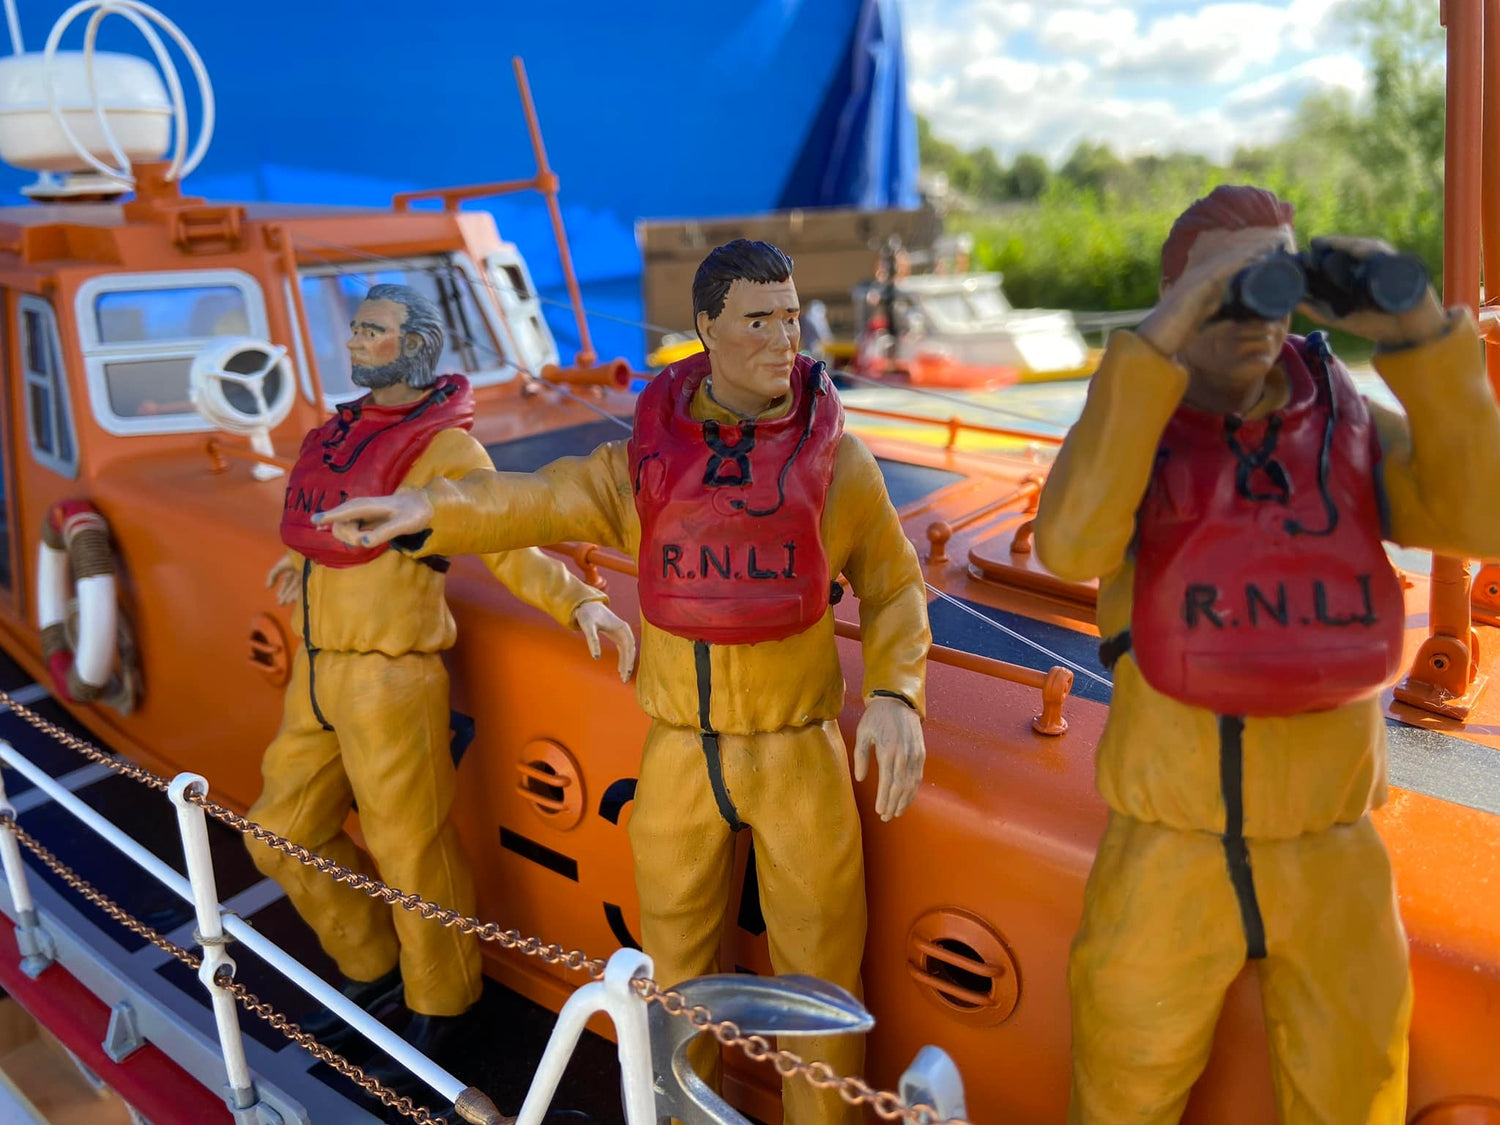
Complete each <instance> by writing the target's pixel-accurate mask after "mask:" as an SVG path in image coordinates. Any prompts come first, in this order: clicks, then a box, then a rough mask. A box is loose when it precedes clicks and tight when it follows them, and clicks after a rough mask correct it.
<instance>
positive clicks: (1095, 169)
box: [1057, 141, 1124, 194]
mask: <svg viewBox="0 0 1500 1125" xmlns="http://www.w3.org/2000/svg"><path fill="white" fill-rule="evenodd" d="M1123 168H1124V164H1123V163H1122V162H1121V160H1120V158H1119V157H1118V156H1116V155H1115V154H1114V150H1113V149H1111V148H1110V147H1109V145H1107V144H1096V143H1094V142H1092V141H1080V142H1078V147H1077V148H1075V149H1074V150H1073V152H1072V155H1070V156H1069V157H1068V159H1067V160H1065V161H1064V162H1063V166H1062V167H1061V168H1059V169H1058V170H1057V174H1058V175H1059V176H1060V177H1061V178H1062V179H1064V180H1066V181H1067V182H1068V183H1070V184H1072V185H1073V186H1074V187H1078V188H1083V189H1085V190H1088V191H1092V192H1094V193H1095V194H1102V193H1103V191H1104V189H1105V188H1106V187H1107V186H1109V183H1110V181H1111V179H1113V178H1114V177H1117V176H1118V175H1119V174H1120V172H1121V170H1122V169H1123Z"/></svg>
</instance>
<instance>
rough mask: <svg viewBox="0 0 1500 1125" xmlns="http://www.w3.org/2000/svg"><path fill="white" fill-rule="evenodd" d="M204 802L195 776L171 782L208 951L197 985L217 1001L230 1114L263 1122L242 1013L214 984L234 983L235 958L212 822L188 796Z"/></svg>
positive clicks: (203, 784)
mask: <svg viewBox="0 0 1500 1125" xmlns="http://www.w3.org/2000/svg"><path fill="white" fill-rule="evenodd" d="M190 791H191V792H194V793H196V794H197V795H198V796H200V797H204V796H207V795H208V781H207V780H206V779H204V778H202V777H200V776H199V775H198V774H195V773H180V774H178V775H177V776H176V777H174V778H173V779H172V785H171V787H170V788H169V789H168V790H167V796H169V797H170V798H171V799H172V804H174V805H176V806H177V828H178V830H179V831H180V832H181V833H182V854H183V857H184V858H185V859H186V860H187V874H188V882H189V884H191V886H192V888H193V906H194V907H195V908H196V910H197V914H198V930H197V933H196V934H195V935H194V936H195V937H196V938H197V940H198V944H199V945H200V946H202V948H203V963H202V964H201V965H199V966H198V979H199V980H200V981H202V982H203V987H205V988H206V989H208V995H209V997H210V999H211V1000H212V1001H213V1007H214V1022H215V1023H216V1024H217V1025H218V1028H219V1049H220V1050H221V1051H222V1052H223V1055H224V1069H225V1071H226V1072H227V1075H228V1078H229V1096H228V1099H227V1100H228V1102H229V1108H230V1110H231V1111H232V1112H233V1113H234V1116H235V1120H236V1121H244V1122H247V1123H248V1122H255V1121H258V1120H260V1118H259V1116H258V1115H254V1114H252V1113H250V1112H247V1111H252V1110H253V1109H254V1107H255V1104H256V1102H258V1101H259V1100H260V1099H259V1097H258V1096H257V1095H256V1093H255V1084H254V1083H253V1082H252V1081H251V1080H250V1066H249V1064H248V1063H247V1062H246V1061H245V1043H244V1040H243V1039H241V1038H240V1020H239V1009H238V1008H236V1007H235V1003H234V996H233V995H232V994H231V993H230V992H229V990H228V989H227V988H220V987H219V986H218V985H217V984H216V983H215V982H214V981H215V977H216V976H217V974H218V973H219V972H220V970H224V969H227V970H228V973H229V976H230V978H231V979H233V977H234V969H235V964H234V960H233V958H231V957H230V956H229V954H228V953H226V952H224V942H225V940H226V939H225V937H224V927H223V924H222V922H221V921H220V918H219V909H220V908H219V892H218V888H217V886H216V885H215V883H214V866H213V859H212V857H211V856H210V855H209V851H208V821H207V820H206V819H205V818H204V815H203V810H202V809H201V808H200V807H199V806H197V805H195V804H192V803H191V802H190V801H188V799H187V795H188V793H189V792H190Z"/></svg>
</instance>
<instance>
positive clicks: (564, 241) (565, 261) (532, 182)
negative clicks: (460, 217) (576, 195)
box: [391, 58, 599, 370]
mask: <svg viewBox="0 0 1500 1125" xmlns="http://www.w3.org/2000/svg"><path fill="white" fill-rule="evenodd" d="M510 64H511V68H512V69H513V70H514V71H515V75H516V86H517V88H518V89H519V90H520V91H521V108H522V110H524V111H525V114H526V128H527V130H528V132H530V134H531V151H532V153H533V155H534V156H535V157H536V175H535V176H532V177H531V178H530V179H526V180H504V181H502V182H500V183H493V184H471V185H469V186H466V187H448V188H428V189H426V190H423V191H403V192H399V193H398V194H397V195H396V196H395V197H394V198H393V199H392V200H391V206H392V207H393V208H394V209H395V210H397V211H405V210H408V209H409V208H410V207H411V205H412V204H413V203H414V202H416V201H417V200H419V199H440V200H442V203H443V208H444V209H445V210H448V211H456V210H458V205H459V204H460V203H462V202H464V201H465V200H467V199H481V198H484V197H486V196H491V195H508V194H510V193H511V192H517V191H538V192H540V193H541V194H542V197H543V198H544V199H546V201H547V214H548V216H549V217H550V218H551V220H552V234H553V237H554V239H555V240H556V242H557V255H558V257H559V258H560V259H561V260H562V271H563V280H564V281H566V282H567V285H568V298H569V299H570V300H571V301H572V304H573V318H574V320H575V321H577V324H578V354H577V355H576V356H575V357H574V359H573V366H574V367H576V368H580V369H584V370H587V369H588V368H591V367H593V365H594V361H595V360H596V359H598V358H599V357H598V354H597V353H596V352H595V351H594V343H593V340H592V339H591V338H590V336H589V325H588V319H587V317H585V316H584V311H583V293H582V291H581V290H580V289H579V288H578V275H577V274H576V273H575V272H574V270H573V254H572V252H571V251H570V250H569V249H568V233H567V231H566V230H565V229H564V227H563V220H562V209H561V207H559V206H558V202H557V189H558V178H557V173H556V172H554V171H552V168H551V166H550V165H549V164H548V163H547V148H546V145H544V144H543V143H542V127H541V123H540V122H539V121H538V120H537V115H536V106H535V104H534V103H533V102H532V100H531V85H530V83H529V82H527V80H526V67H525V65H524V64H523V63H522V62H521V60H520V58H512V59H511V60H510Z"/></svg>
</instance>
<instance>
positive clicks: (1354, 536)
mask: <svg viewBox="0 0 1500 1125" xmlns="http://www.w3.org/2000/svg"><path fill="white" fill-rule="evenodd" d="M1281 364H1282V367H1283V368H1284V369H1285V371H1286V373H1287V376H1288V377H1289V380H1290V383H1291V397H1290V400H1289V401H1288V403H1287V405H1286V406H1285V407H1284V408H1282V409H1281V410H1277V411H1274V412H1272V413H1271V414H1270V415H1268V416H1267V417H1265V418H1262V419H1259V420H1256V421H1253V422H1250V421H1244V420H1243V419H1241V418H1240V417H1238V416H1237V415H1230V416H1227V417H1225V416H1221V415H1215V414H1209V413H1205V412H1203V411H1199V410H1194V409H1192V408H1191V407H1186V406H1183V407H1179V408H1178V410H1177V412H1176V413H1175V414H1174V415H1173V416H1172V418H1171V420H1170V421H1169V422H1168V423H1167V428H1166V431H1165V432H1164V433H1163V435H1162V441H1161V447H1160V449H1159V450H1158V452H1157V455H1156V467H1155V469H1154V470H1153V472H1152V476H1151V483H1150V486H1149V487H1148V489H1147V492H1146V498H1145V500H1144V501H1143V502H1142V504H1141V507H1140V510H1139V513H1138V515H1137V528H1136V541H1135V567H1136V570H1135V593H1134V604H1133V609H1132V614H1131V627H1130V647H1131V649H1132V650H1133V652H1134V657H1135V662H1136V665H1137V666H1138V667H1139V668H1140V671H1141V675H1142V676H1144V677H1145V679H1146V682H1147V683H1149V684H1150V685H1151V686H1152V687H1154V688H1155V689H1156V690H1157V691H1160V692H1162V693H1163V694H1164V695H1168V696H1171V697H1172V698H1173V699H1177V700H1180V701H1181V702H1183V703H1187V704H1191V705H1193V706H1195V707H1206V708H1208V709H1209V710H1211V711H1213V712H1215V713H1217V714H1220V715H1246V716H1249V715H1256V716H1263V715H1295V714H1301V713H1303V712H1306V711H1320V710H1326V709H1328V708H1332V707H1337V706H1340V705H1342V704H1345V703H1349V702H1352V701H1354V700H1356V699H1360V698H1363V697H1365V696H1368V695H1372V694H1374V693H1375V692H1377V691H1379V690H1380V688H1381V687H1382V686H1383V685H1384V684H1385V683H1387V682H1388V681H1389V680H1390V679H1391V678H1392V677H1393V676H1394V675H1395V673H1396V670H1397V668H1398V667H1399V663H1400V659H1401V643H1402V638H1403V634H1404V632H1405V625H1406V608H1405V603H1404V599H1403V597H1402V594H1401V586H1400V582H1399V581H1398V579H1397V577H1396V574H1395V571H1394V570H1393V569H1392V567H1391V564H1390V562H1389V560H1388V559H1387V557H1386V554H1385V551H1384V549H1383V547H1382V546H1381V539H1382V533H1383V527H1382V523H1383V521H1382V509H1383V497H1382V495H1381V493H1380V492H1379V491H1378V489H1379V485H1378V481H1377V477H1376V474H1377V472H1378V467H1379V461H1380V443H1379V440H1378V437H1377V435H1376V433H1375V426H1374V423H1373V422H1372V421H1371V418H1370V412H1369V409H1368V408H1367V407H1366V405H1365V401H1364V399H1363V398H1362V397H1361V396H1360V394H1359V393H1358V391H1357V390H1356V389H1355V387H1354V383H1353V380H1351V379H1350V377H1349V373H1348V372H1347V371H1346V370H1345V369H1344V366H1343V364H1341V363H1339V362H1338V360H1336V359H1333V358H1332V356H1331V355H1330V354H1329V352H1328V350H1327V344H1326V342H1325V341H1324V339H1323V338H1322V336H1321V335H1319V336H1315V337H1314V338H1313V339H1310V340H1303V339H1301V338H1300V337H1291V338H1289V339H1288V340H1287V342H1286V345H1285V346H1284V347H1283V348H1282V352H1281ZM1309 365H1311V366H1312V368H1313V369H1314V370H1315V371H1316V374H1314V371H1313V370H1309Z"/></svg>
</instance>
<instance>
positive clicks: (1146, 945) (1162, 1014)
mask: <svg viewBox="0 0 1500 1125" xmlns="http://www.w3.org/2000/svg"><path fill="white" fill-rule="evenodd" d="M1248 845H1249V852H1250V870H1251V871H1252V872H1253V878H1254V893H1255V898H1256V901H1257V903H1258V906H1259V915H1260V918H1261V920H1262V924H1263V928H1264V934H1265V953H1266V955H1265V957H1264V959H1261V960H1258V961H1257V968H1258V971H1259V974H1260V988H1261V997H1262V1001H1263V1003H1264V1005H1265V1013H1266V1028H1267V1032H1268V1036H1269V1040H1270V1049H1271V1067H1272V1078H1273V1081H1274V1083H1275V1089H1276V1099H1277V1103H1278V1105H1279V1107H1280V1111H1281V1114H1280V1115H1281V1121H1282V1125H1400V1123H1401V1122H1403V1121H1405V1119H1406V1116H1405V1114H1406V1063H1407V1059H1406V1035H1407V1028H1408V1025H1409V1023H1410V1019H1411V975H1410V969H1409V962H1408V957H1407V946H1406V934H1405V932H1404V930H1403V929H1402V927H1401V918H1400V915H1399V914H1398V913H1397V908H1396V895H1395V888H1394V883H1393V881H1392V878H1391V865H1390V860H1389V858H1388V857H1387V855H1386V851H1385V847H1384V845H1383V844H1382V843H1381V841H1380V837H1379V836H1378V835H1377V834H1376V832H1375V827H1374V825H1373V824H1372V823H1371V822H1370V818H1369V817H1368V816H1366V817H1364V818H1363V819H1361V820H1359V821H1358V822H1357V823H1355V824H1349V825H1338V826H1335V827H1333V828H1330V829H1327V830H1326V831H1323V832H1317V833H1312V834H1309V835H1305V836H1298V837H1294V838H1292V839H1285V840H1269V839H1251V840H1249V841H1248ZM1246 948H1247V946H1246V938H1245V930H1244V922H1243V918H1242V913H1241V904H1240V902H1239V900H1238V899H1237V896H1236V893H1235V890H1234V887H1233V886H1232V884H1231V881H1230V876H1229V871H1228V866H1227V864H1226V859H1225V846H1224V841H1223V839H1222V838H1221V837H1219V836H1216V835H1212V834H1210V833H1206V832H1184V831H1179V830H1176V829H1171V828H1163V827H1160V826H1158V825H1152V824H1145V823H1142V822H1141V821H1138V820H1134V819H1132V818H1131V817H1128V816H1124V815H1122V814H1119V813H1111V814H1110V820H1109V827H1108V828H1107V829H1106V831H1105V833H1104V840H1103V842H1102V843H1101V844H1100V845H1099V854H1098V858H1097V859H1096V860H1095V863H1094V869H1093V871H1092V872H1091V873H1090V875H1089V881H1088V888H1087V890H1086V891H1085V894H1084V916H1083V926H1082V928H1081V929H1080V930H1079V932H1078V937H1077V938H1076V939H1075V941H1074V943H1073V952H1072V958H1071V961H1070V964H1069V972H1068V977H1069V986H1070V989H1071V992H1072V1001H1073V1098H1072V1104H1071V1106H1070V1109H1069V1114H1068V1120H1069V1121H1070V1122H1071V1123H1072V1125H1116V1123H1119V1125H1123V1123H1125V1122H1130V1123H1131V1125H1169V1123H1172V1122H1176V1121H1177V1120H1178V1119H1179V1118H1180V1117H1181V1115H1182V1112H1183V1109H1184V1107H1185V1106H1186V1104H1187V1100H1188V1094H1189V1092H1190V1091H1191V1089H1192V1086H1193V1082H1194V1081H1195V1080H1196V1079H1197V1077H1198V1075H1199V1074H1200V1073H1201V1072H1202V1070H1203V1067H1204V1066H1205V1064H1207V1062H1208V1056H1209V1049H1210V1047H1211V1046H1212V1044H1213V1033H1214V1025H1215V1023H1217V1022H1218V1018H1219V1010H1220V1008H1221V1006H1222V1005H1223V1002H1224V994H1225V992H1226V991H1227V990H1228V988H1229V985H1230V983H1231V982H1232V981H1233V980H1234V979H1235V977H1236V976H1237V975H1238V974H1239V972H1240V969H1241V968H1242V967H1243V966H1244V963H1245V957H1246Z"/></svg>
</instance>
